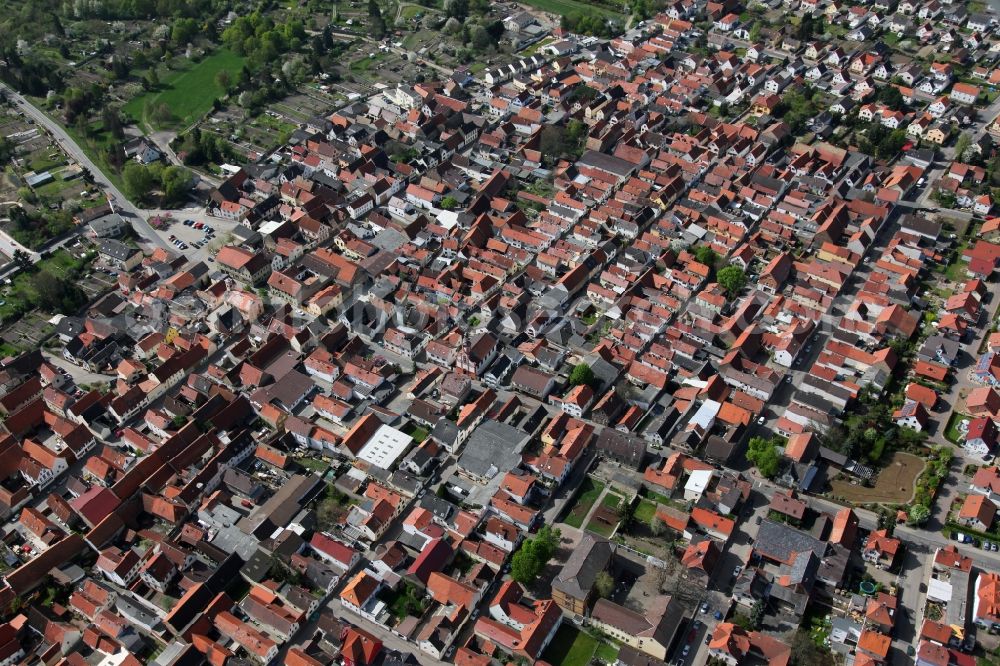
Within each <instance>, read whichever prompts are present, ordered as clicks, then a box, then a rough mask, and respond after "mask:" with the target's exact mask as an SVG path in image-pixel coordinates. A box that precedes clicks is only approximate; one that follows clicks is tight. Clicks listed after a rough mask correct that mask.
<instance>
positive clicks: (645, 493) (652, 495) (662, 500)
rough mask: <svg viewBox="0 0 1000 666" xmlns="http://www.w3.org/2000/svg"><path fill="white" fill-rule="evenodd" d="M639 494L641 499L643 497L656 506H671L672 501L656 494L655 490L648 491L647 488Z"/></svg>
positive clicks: (660, 494)
mask: <svg viewBox="0 0 1000 666" xmlns="http://www.w3.org/2000/svg"><path fill="white" fill-rule="evenodd" d="M640 494H641V495H642V496H643V497H645V498H646V499H648V500H652V501H653V502H655V503H657V504H672V503H673V500H671V499H670V498H669V497H667V496H666V495H664V494H662V493H658V492H656V491H655V490H650V489H649V488H644V489H643V491H642V493H640Z"/></svg>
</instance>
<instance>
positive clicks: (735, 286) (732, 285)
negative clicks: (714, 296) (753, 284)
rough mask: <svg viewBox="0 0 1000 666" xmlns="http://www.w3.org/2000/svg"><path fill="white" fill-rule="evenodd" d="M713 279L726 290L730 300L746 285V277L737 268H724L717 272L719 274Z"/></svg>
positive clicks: (741, 270)
mask: <svg viewBox="0 0 1000 666" xmlns="http://www.w3.org/2000/svg"><path fill="white" fill-rule="evenodd" d="M715 279H716V281H717V282H718V283H719V284H720V285H721V286H722V288H723V289H725V290H726V294H727V295H728V296H729V297H730V298H732V297H733V296H735V295H736V294H738V293H740V290H742V289H743V287H744V286H745V285H746V283H747V278H746V275H745V274H744V273H743V269H742V268H740V267H739V266H726V267H725V268H723V269H721V270H719V274H718V275H717V276H716V278H715Z"/></svg>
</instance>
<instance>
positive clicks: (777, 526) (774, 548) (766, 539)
mask: <svg viewBox="0 0 1000 666" xmlns="http://www.w3.org/2000/svg"><path fill="white" fill-rule="evenodd" d="M826 546H827V544H826V542H825V541H820V540H819V539H816V538H813V537H811V536H810V535H808V534H806V533H805V532H803V531H801V530H797V529H795V528H794V527H789V526H788V525H785V524H783V523H776V522H773V521H771V520H765V521H764V522H762V523H761V524H760V530H758V532H757V541H756V543H754V550H755V551H757V552H758V553H760V554H761V555H763V556H765V557H767V558H768V559H771V560H776V561H778V562H786V563H790V562H791V561H792V556H793V555H794V554H795V553H804V552H806V551H808V550H811V551H813V552H814V553H816V556H817V557H820V558H821V557H823V555H825V554H826Z"/></svg>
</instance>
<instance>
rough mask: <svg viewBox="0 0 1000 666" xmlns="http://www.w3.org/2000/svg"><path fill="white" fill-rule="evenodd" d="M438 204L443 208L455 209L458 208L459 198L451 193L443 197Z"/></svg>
mask: <svg viewBox="0 0 1000 666" xmlns="http://www.w3.org/2000/svg"><path fill="white" fill-rule="evenodd" d="M438 206H439V207H440V208H441V210H455V209H456V208H458V199H456V198H455V197H453V196H451V195H448V196H446V197H445V198H443V199H441V203H440V204H438Z"/></svg>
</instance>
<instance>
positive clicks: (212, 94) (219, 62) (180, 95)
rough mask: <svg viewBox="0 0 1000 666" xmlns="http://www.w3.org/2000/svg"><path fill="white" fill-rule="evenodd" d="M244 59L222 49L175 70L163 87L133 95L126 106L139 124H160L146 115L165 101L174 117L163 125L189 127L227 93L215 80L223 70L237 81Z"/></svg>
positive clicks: (168, 76) (127, 110) (165, 80)
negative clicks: (217, 99) (149, 109)
mask: <svg viewBox="0 0 1000 666" xmlns="http://www.w3.org/2000/svg"><path fill="white" fill-rule="evenodd" d="M244 60H245V59H244V58H243V57H242V56H238V55H236V54H235V53H233V52H232V51H229V50H228V49H219V50H218V51H216V52H215V53H213V54H212V55H210V56H208V57H206V58H204V59H203V60H202V61H201V62H197V63H192V64H191V65H190V66H188V67H186V68H185V69H182V70H179V71H175V72H171V73H170V74H169V75H167V76H165V77H164V79H163V80H162V83H161V84H160V87H159V89H157V90H151V91H149V92H147V93H146V94H144V95H140V96H138V97H135V98H133V99H132V100H131V101H130V102H129V103H128V104H126V105H125V106H124V111H125V113H126V114H128V115H129V116H131V117H132V118H133V119H134V120H135V121H136V122H138V123H143V122H149V123H150V124H153V125H157V123H156V122H154V120H153V119H151V118H146V117H145V114H146V111H147V110H148V108H152V107H156V106H159V105H160V104H165V105H166V106H167V108H169V109H170V112H171V113H172V114H173V118H172V120H170V121H169V122H167V123H162V122H161V123H159V124H167V125H173V126H176V127H180V128H184V127H188V126H189V125H191V124H192V123H194V122H195V121H197V120H198V119H199V118H201V117H202V116H203V115H205V114H206V113H208V112H209V111H210V110H211V108H212V102H213V101H214V100H215V99H216V98H218V97H221V96H222V95H223V94H225V91H224V90H223V89H222V87H221V86H220V85H219V84H218V83H217V82H216V80H215V77H216V76H217V75H218V74H219V72H221V71H223V70H225V71H227V72H229V74H230V75H231V76H232V77H233V79H234V80H235V78H236V76H237V75H238V74H239V71H240V69H241V68H242V67H243V63H244Z"/></svg>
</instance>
